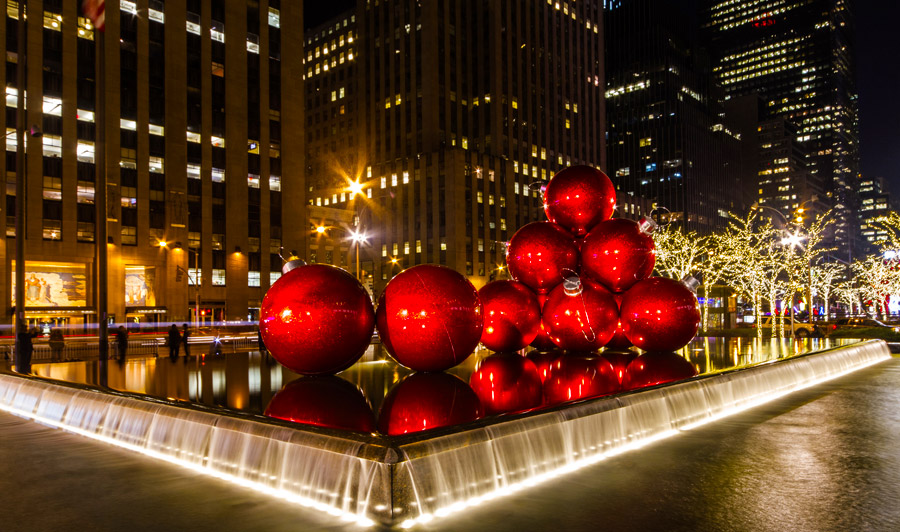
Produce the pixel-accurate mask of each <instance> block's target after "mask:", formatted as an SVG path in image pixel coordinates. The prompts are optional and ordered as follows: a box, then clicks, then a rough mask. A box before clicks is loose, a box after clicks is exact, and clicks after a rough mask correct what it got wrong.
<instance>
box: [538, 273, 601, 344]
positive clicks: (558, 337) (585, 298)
mask: <svg viewBox="0 0 900 532" xmlns="http://www.w3.org/2000/svg"><path fill="white" fill-rule="evenodd" d="M618 321H619V313H618V310H617V307H616V300H615V298H613V295H612V294H611V293H610V292H609V290H607V289H606V288H604V287H603V286H601V285H600V284H598V283H596V282H594V281H592V280H590V279H586V278H580V279H579V278H578V277H575V276H573V277H570V278H569V279H567V280H566V282H565V283H564V284H562V285H560V286H557V287H556V288H555V289H553V291H552V292H550V297H549V298H548V299H547V303H545V304H544V310H543V312H542V315H541V322H542V323H543V324H544V328H546V329H547V333H548V335H549V336H550V339H551V340H553V343H555V344H556V345H557V346H559V347H561V348H563V349H568V350H573V351H594V350H597V349H599V348H601V347H603V346H604V345H606V344H607V343H608V342H609V340H610V339H611V338H612V337H613V333H615V331H616V325H617V324H618Z"/></svg>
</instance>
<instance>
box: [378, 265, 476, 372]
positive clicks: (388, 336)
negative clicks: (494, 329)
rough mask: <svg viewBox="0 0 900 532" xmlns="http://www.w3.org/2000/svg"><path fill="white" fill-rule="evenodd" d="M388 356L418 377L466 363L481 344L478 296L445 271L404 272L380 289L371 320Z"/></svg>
mask: <svg viewBox="0 0 900 532" xmlns="http://www.w3.org/2000/svg"><path fill="white" fill-rule="evenodd" d="M375 320H376V323H377V325H378V334H379V336H380V337H381V342H382V343H383V344H384V346H385V347H386V348H387V350H388V352H389V353H390V354H391V355H392V356H393V357H394V359H396V360H397V362H399V363H401V364H403V365H404V366H406V367H408V368H411V369H414V370H417V371H441V370H445V369H448V368H452V367H453V366H455V365H457V364H459V363H460V362H462V361H463V360H465V359H466V358H467V357H468V356H469V355H470V354H472V351H474V350H475V347H476V346H477V345H478V341H479V340H480V339H481V332H482V325H483V322H484V320H483V314H482V306H481V300H480V299H479V298H478V291H477V290H475V287H474V286H472V283H470V282H469V281H468V280H467V279H466V278H465V277H463V276H462V275H460V274H459V273H457V272H455V271H453V270H451V269H450V268H447V267H444V266H437V265H433V264H422V265H419V266H413V267H412V268H409V269H407V270H403V271H402V272H400V273H399V274H398V275H397V276H396V277H394V278H393V279H391V281H390V282H389V283H388V284H387V286H386V287H385V288H384V292H382V294H381V297H380V298H379V300H378V311H377V313H376V316H375Z"/></svg>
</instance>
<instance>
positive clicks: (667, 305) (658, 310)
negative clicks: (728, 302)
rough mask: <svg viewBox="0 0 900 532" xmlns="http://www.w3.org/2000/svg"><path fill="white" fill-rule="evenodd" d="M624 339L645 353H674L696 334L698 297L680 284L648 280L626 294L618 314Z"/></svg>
mask: <svg viewBox="0 0 900 532" xmlns="http://www.w3.org/2000/svg"><path fill="white" fill-rule="evenodd" d="M619 314H620V316H621V319H622V329H623V330H624V331H625V336H627V337H628V339H629V340H630V341H631V343H633V344H634V345H636V346H637V347H640V348H641V349H643V350H645V351H675V350H677V349H681V348H682V347H684V346H685V345H687V344H688V342H690V341H691V339H692V338H694V336H695V335H696V334H697V329H698V328H699V327H700V306H699V304H698V303H697V296H695V295H694V293H693V292H691V290H690V289H689V288H688V287H686V286H685V285H684V284H683V283H681V282H680V281H676V280H674V279H667V278H665V277H651V278H649V279H644V280H643V281H639V282H638V283H637V284H635V285H634V286H632V287H631V288H630V289H628V291H627V292H625V295H624V296H623V297H622V306H621V309H620V311H619Z"/></svg>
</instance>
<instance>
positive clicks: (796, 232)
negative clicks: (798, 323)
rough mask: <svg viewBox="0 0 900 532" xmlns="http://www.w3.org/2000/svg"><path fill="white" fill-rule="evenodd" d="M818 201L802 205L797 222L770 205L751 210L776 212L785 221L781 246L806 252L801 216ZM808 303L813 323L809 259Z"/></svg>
mask: <svg viewBox="0 0 900 532" xmlns="http://www.w3.org/2000/svg"><path fill="white" fill-rule="evenodd" d="M813 201H818V198H817V197H816V196H813V197H812V198H811V199H808V200H806V201H804V202H803V203H801V204H800V206H799V207H798V208H797V212H798V215H797V220H796V221H794V220H792V219H791V218H789V217H788V216H787V215H785V214H784V213H783V212H781V211H780V210H778V209H776V208H775V207H770V206H768V205H760V204H759V203H754V204H753V205H751V206H750V208H751V209H756V210H762V209H769V210H770V211H772V212H774V213H775V214H777V215H778V216H780V217H781V219H782V220H783V221H784V227H783V229H782V230H783V231H785V234H784V235H783V236H782V237H781V245H782V246H790V247H791V251H793V250H795V249H797V248H799V249H801V250H805V246H804V242H805V241H807V240H808V239H809V234H808V233H807V232H806V229H805V228H804V227H803V225H802V224H803V217H802V216H800V214H802V212H803V206H804V205H806V204H807V203H809V202H813ZM791 227H793V232H791V230H790V228H791ZM806 273H807V279H806V302H807V312H808V313H809V320H810V321H813V312H812V308H813V300H812V260H811V259H807V261H806ZM793 333H794V302H793V296H791V334H792V335H793Z"/></svg>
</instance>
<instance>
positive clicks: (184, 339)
mask: <svg viewBox="0 0 900 532" xmlns="http://www.w3.org/2000/svg"><path fill="white" fill-rule="evenodd" d="M182 328H183V329H184V334H183V335H182V338H181V341H182V342H183V343H184V356H185V357H189V356H191V347H190V345H188V337H189V336H190V335H191V330H190V329H188V324H187V323H185V324H184V326H183V327H182ZM186 361H187V358H185V362H186Z"/></svg>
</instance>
